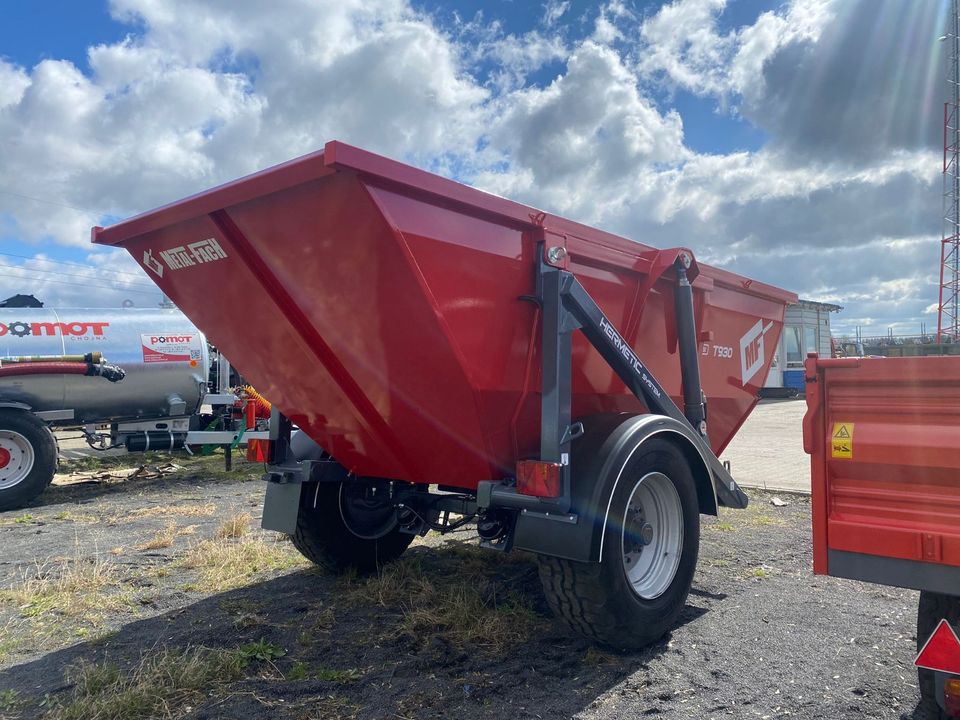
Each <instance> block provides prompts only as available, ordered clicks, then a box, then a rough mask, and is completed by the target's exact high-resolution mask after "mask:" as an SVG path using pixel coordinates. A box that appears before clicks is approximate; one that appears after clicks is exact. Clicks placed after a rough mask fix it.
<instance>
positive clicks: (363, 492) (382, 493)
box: [340, 480, 398, 540]
mask: <svg viewBox="0 0 960 720" xmlns="http://www.w3.org/2000/svg"><path fill="white" fill-rule="evenodd" d="M340 517H342V518H343V522H344V524H345V525H346V526H347V529H348V530H349V531H350V532H352V533H353V534H354V535H356V536H357V537H359V538H363V539H364V540H376V539H377V538H381V537H383V536H384V535H386V534H387V533H389V532H391V531H392V530H393V529H394V528H396V527H397V524H398V520H397V509H396V508H395V507H394V505H393V502H392V498H391V488H390V482H389V481H386V480H383V481H380V480H376V481H363V480H356V481H350V480H346V481H344V482H343V483H342V484H341V485H340Z"/></svg>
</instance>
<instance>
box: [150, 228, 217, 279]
mask: <svg viewBox="0 0 960 720" xmlns="http://www.w3.org/2000/svg"><path fill="white" fill-rule="evenodd" d="M157 254H158V255H159V256H160V259H159V260H158V259H157V258H156V257H154V255H153V250H145V251H144V253H143V266H144V267H146V268H147V269H149V270H152V271H153V272H154V274H156V275H157V277H163V271H164V266H166V268H167V269H168V270H182V269H183V268H187V267H193V266H195V265H203V264H204V263H209V262H215V261H216V260H225V259H226V258H227V252H226V250H224V249H223V247H222V246H221V245H220V243H219V242H218V241H217V239H216V238H212V237H210V238H207V239H206V240H199V241H198V242H194V243H188V244H187V245H178V246H177V247H172V248H168V249H166V250H160V251H159V252H158V253H157ZM160 260H162V261H163V263H161V262H160Z"/></svg>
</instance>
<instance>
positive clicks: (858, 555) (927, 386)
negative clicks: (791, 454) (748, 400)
mask: <svg viewBox="0 0 960 720" xmlns="http://www.w3.org/2000/svg"><path fill="white" fill-rule="evenodd" d="M806 380H807V385H806V397H807V413H806V415H805V416H804V421H803V443H804V449H805V450H806V451H807V452H808V453H809V454H810V475H811V480H812V505H813V510H812V514H813V569H814V572H815V573H817V574H819V575H833V576H836V577H843V578H852V579H855V580H864V581H867V582H874V583H880V584H883V585H892V586H897V587H904V588H913V589H915V590H920V591H921V593H920V606H919V610H918V613H917V650H918V656H917V666H918V673H919V680H920V690H921V695H922V703H921V709H922V712H921V717H924V718H931V720H934V719H936V718H940V717H960V640H958V639H957V635H956V632H957V631H958V630H960V357H914V358H843V359H828V358H818V357H816V355H811V356H810V357H809V358H807V360H806Z"/></svg>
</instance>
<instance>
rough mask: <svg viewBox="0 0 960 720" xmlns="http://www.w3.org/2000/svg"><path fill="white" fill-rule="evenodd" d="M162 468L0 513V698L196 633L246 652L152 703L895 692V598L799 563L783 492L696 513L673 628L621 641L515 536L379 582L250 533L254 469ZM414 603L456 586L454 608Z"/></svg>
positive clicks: (908, 603)
mask: <svg viewBox="0 0 960 720" xmlns="http://www.w3.org/2000/svg"><path fill="white" fill-rule="evenodd" d="M110 462H117V463H120V462H129V459H124V458H121V459H119V460H117V461H110ZM160 462H161V464H162V463H165V462H168V461H167V460H162V461H160ZM176 463H178V464H179V465H180V467H174V468H169V467H168V468H166V471H167V472H166V474H163V473H157V475H159V476H158V477H149V476H150V475H152V474H153V473H152V472H151V471H150V470H149V468H148V470H147V471H144V472H141V473H140V474H139V475H135V476H133V477H127V478H121V477H120V475H122V472H121V469H120V467H119V466H117V467H113V468H111V471H112V472H113V473H114V474H113V475H105V474H103V473H100V475H99V476H98V475H97V474H95V473H89V472H88V473H87V474H79V475H78V474H77V473H76V472H74V473H73V474H71V475H66V476H64V477H62V478H60V479H58V481H57V484H56V485H55V486H54V487H53V488H51V490H50V491H49V492H48V493H46V494H45V495H44V496H42V498H41V499H40V502H39V504H37V505H36V506H35V507H32V508H28V509H26V510H22V511H15V512H8V513H3V514H0V541H2V548H3V551H2V553H0V588H5V589H6V590H4V591H3V594H0V716H4V717H23V718H33V717H43V716H45V715H49V716H51V717H68V716H69V715H68V714H66V711H65V710H64V709H63V708H64V707H65V706H66V705H68V704H69V701H70V698H71V694H72V693H75V692H76V691H77V687H78V683H77V681H76V678H77V677H78V672H79V671H78V668H82V667H83V665H84V663H87V664H89V663H97V662H108V663H110V664H112V665H115V666H117V667H118V668H119V669H120V673H121V675H122V674H123V673H127V674H129V673H131V668H132V667H134V666H136V665H137V664H138V663H140V662H141V660H142V658H143V657H144V656H146V657H150V656H155V655H156V654H157V653H159V652H160V651H161V650H162V649H163V648H197V647H206V648H226V649H232V650H235V649H236V648H247V649H246V650H243V652H244V653H245V657H247V659H248V660H250V661H249V662H248V663H247V664H246V665H245V666H244V669H243V671H242V672H241V673H240V675H239V676H231V677H229V678H224V679H223V681H222V682H217V683H215V684H211V685H210V686H209V687H204V690H203V691H202V692H193V693H187V692H184V693H181V694H179V695H176V696H174V697H173V699H172V700H171V701H170V702H169V703H167V704H166V705H165V711H168V712H169V715H170V716H172V717H190V718H244V719H245V720H254V719H255V718H296V719H298V720H299V719H300V718H434V717H456V718H491V717H515V718H559V717H580V718H637V717H654V718H724V717H734V718H780V717H793V718H829V719H831V720H834V719H836V718H910V717H912V715H913V712H914V709H915V707H916V703H917V699H918V697H917V690H916V675H915V672H914V670H913V667H912V660H913V648H914V643H915V638H914V630H915V612H916V600H917V598H916V593H913V592H910V591H902V590H897V589H891V588H884V587H878V586H872V585H865V584H860V583H856V582H850V581H840V580H834V579H831V578H822V577H813V576H812V574H811V569H810V568H811V556H810V531H809V526H810V515H809V513H810V508H809V503H808V502H807V500H806V499H805V498H803V497H801V496H787V495H782V496H781V497H782V498H784V499H786V500H787V501H788V505H787V506H786V507H775V506H774V505H772V504H771V503H770V499H771V497H772V496H771V495H768V494H764V493H762V492H757V491H753V492H751V496H752V498H753V504H752V505H751V508H750V509H749V510H746V511H739V512H738V511H731V512H724V513H723V514H722V516H721V517H720V518H719V519H718V520H714V519H712V518H704V528H703V537H702V545H701V553H700V563H699V568H698V572H697V576H696V578H695V581H694V587H693V591H692V593H691V595H690V598H689V601H688V604H687V608H686V611H685V612H684V614H683V616H682V619H681V623H680V624H679V626H678V627H676V628H675V629H674V630H673V632H672V633H670V634H669V635H668V636H667V637H666V638H664V639H663V641H662V642H660V643H659V644H657V645H656V646H654V647H651V648H649V649H648V650H646V651H645V652H642V653H637V654H626V655H624V654H615V653H610V652H608V651H605V650H604V649H602V648H597V647H594V646H592V645H591V644H590V643H588V642H586V641H584V640H581V639H578V638H571V637H568V636H566V635H565V634H564V633H563V631H562V630H561V629H560V627H559V626H558V625H556V624H555V623H553V622H552V620H551V618H550V617H549V614H548V612H547V609H546V606H545V603H544V602H543V599H542V596H541V594H540V588H539V581H538V579H537V574H536V567H535V564H534V562H533V560H532V559H531V558H529V557H526V556H525V555H523V554H520V553H516V554H513V555H511V556H508V558H503V557H501V556H498V555H496V554H495V553H492V552H490V553H488V552H486V551H482V552H481V551H474V550H472V549H469V548H470V547H471V546H470V540H471V537H470V535H468V534H467V533H463V532H461V533H456V534H454V535H453V536H452V539H450V538H448V539H446V540H444V541H440V540H439V539H436V538H433V537H432V536H428V538H426V539H425V541H417V543H416V544H415V545H414V546H412V547H411V548H410V550H408V551H407V554H406V555H405V556H404V560H403V561H402V562H401V563H400V564H399V565H397V566H396V567H395V569H394V570H390V571H387V572H385V573H384V575H383V576H381V577H380V578H374V579H372V580H363V579H358V578H346V579H344V578H336V577H332V576H329V575H326V574H323V573H321V572H319V571H317V570H315V569H313V568H309V567H307V566H305V565H304V564H303V563H302V562H301V561H300V560H299V559H298V556H296V554H295V553H293V552H292V551H291V550H290V548H289V545H288V544H287V543H286V541H285V540H284V539H283V538H280V537H279V536H275V535H273V534H268V533H262V532H260V531H258V530H256V526H257V525H258V522H259V520H258V516H259V508H260V496H261V492H262V486H261V484H260V482H259V481H257V480H256V479H255V478H256V477H257V474H258V472H257V468H255V467H249V466H241V467H240V469H238V470H237V471H235V472H234V473H233V474H226V473H223V472H221V471H219V470H218V469H217V466H216V465H215V464H213V462H212V459H211V460H209V461H191V462H190V463H184V461H182V460H179V459H178V460H176ZM72 470H74V471H76V470H78V468H77V467H74V468H72ZM127 472H129V471H127ZM118 473H119V474H118ZM246 514H249V515H250V516H252V523H251V529H249V530H247V529H246V528H245V527H238V524H239V525H240V526H243V524H244V522H245V521H244V522H240V521H238V518H240V519H241V520H242V518H243V517H245V516H246ZM231 528H232V530H231ZM167 541H169V544H168V545H166V546H164V543H166V542H167ZM221 551H222V552H223V553H224V554H223V555H217V554H216V553H218V552H221ZM203 553H207V555H210V554H211V553H213V555H212V557H213V561H212V562H211V563H209V564H208V565H204V558H205V557H207V556H205V555H203ZM237 557H239V558H240V560H241V562H240V563H239V564H238V565H237V567H239V568H240V569H239V570H236V571H234V572H233V573H232V574H231V573H230V572H226V571H225V569H226V568H228V567H232V566H231V562H232V561H233V560H236V558H237ZM198 558H199V559H198ZM208 559H209V558H208ZM38 578H39V579H38ZM448 589H453V592H449V593H447V594H446V595H445V594H444V593H446V592H447V590H448ZM437 598H440V599H441V600H443V599H447V600H449V599H450V598H454V600H455V602H456V603H461V605H462V606H458V611H462V617H464V618H468V619H467V620H464V622H463V625H461V624H460V623H459V622H457V621H455V620H454V618H456V617H458V616H455V615H449V614H444V611H443V606H441V605H438V604H437V602H436V601H437ZM471 603H473V604H472V605H471ZM464 628H466V629H464ZM248 643H260V644H259V645H258V646H257V647H260V648H266V650H265V651H264V652H257V653H252V654H251V652H250V651H249V648H250V647H251V646H249V645H247V644H248ZM251 655H256V657H253V658H252V659H251ZM88 684H89V683H88ZM80 685H83V683H80ZM58 703H60V705H59V706H58ZM110 712H113V713H114V714H113V715H111V714H110ZM110 712H107V713H105V714H103V715H102V717H112V716H121V715H120V712H119V710H113V711H110ZM57 713H60V714H59V715H58V714H57ZM74 716H76V717H83V716H84V714H83V713H81V714H79V715H74ZM129 717H139V715H129Z"/></svg>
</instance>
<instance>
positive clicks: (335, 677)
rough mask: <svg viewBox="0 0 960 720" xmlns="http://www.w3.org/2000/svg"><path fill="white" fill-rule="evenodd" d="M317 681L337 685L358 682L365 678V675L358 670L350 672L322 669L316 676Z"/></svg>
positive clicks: (350, 670)
mask: <svg viewBox="0 0 960 720" xmlns="http://www.w3.org/2000/svg"><path fill="white" fill-rule="evenodd" d="M315 677H316V678H317V680H325V681H327V682H335V683H341V684H344V683H352V682H356V681H357V680H359V679H360V678H362V677H363V673H362V672H360V671H359V670H357V669H356V668H350V669H349V670H334V669H333V668H320V669H319V670H317V673H316V676H315Z"/></svg>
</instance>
